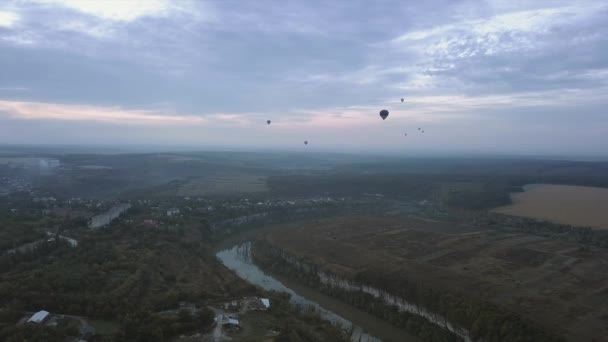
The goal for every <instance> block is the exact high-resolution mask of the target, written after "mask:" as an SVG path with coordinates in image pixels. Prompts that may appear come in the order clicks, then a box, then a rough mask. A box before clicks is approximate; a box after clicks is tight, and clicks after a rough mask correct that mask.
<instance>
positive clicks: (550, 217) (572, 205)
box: [493, 184, 608, 229]
mask: <svg viewBox="0 0 608 342" xmlns="http://www.w3.org/2000/svg"><path fill="white" fill-rule="evenodd" d="M511 200H512V201H513V203H512V204H511V205H507V206H504V207H500V208H497V209H494V210H493V211H494V212H497V213H502V214H507V215H514V216H523V217H529V218H534V219H540V220H547V221H551V222H555V223H563V224H570V225H573V226H588V227H593V228H598V229H608V189H605V188H594V187H586V186H571V185H548V184H546V185H545V184H544V185H540V186H535V187H532V188H531V189H529V190H527V191H525V192H522V193H516V194H512V195H511Z"/></svg>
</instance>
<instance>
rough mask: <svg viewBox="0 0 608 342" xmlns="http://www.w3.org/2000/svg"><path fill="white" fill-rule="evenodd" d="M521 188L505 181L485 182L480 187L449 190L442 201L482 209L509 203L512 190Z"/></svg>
mask: <svg viewBox="0 0 608 342" xmlns="http://www.w3.org/2000/svg"><path fill="white" fill-rule="evenodd" d="M522 191H523V189H522V188H521V187H519V186H514V185H510V184H508V183H506V182H492V181H491V182H487V183H484V184H483V185H482V186H481V187H480V188H475V187H471V188H467V189H462V190H451V191H449V192H448V193H447V194H446V195H445V197H444V199H443V202H444V204H446V205H447V206H450V207H455V208H462V209H470V210H482V209H490V208H496V207H500V206H503V205H507V204H511V196H510V193H512V192H522Z"/></svg>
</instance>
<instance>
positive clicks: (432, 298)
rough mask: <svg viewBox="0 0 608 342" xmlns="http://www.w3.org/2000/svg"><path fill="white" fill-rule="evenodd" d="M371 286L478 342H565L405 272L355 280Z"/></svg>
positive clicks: (373, 272) (362, 274)
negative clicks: (465, 333) (434, 315)
mask: <svg viewBox="0 0 608 342" xmlns="http://www.w3.org/2000/svg"><path fill="white" fill-rule="evenodd" d="M353 280H354V281H355V282H357V283H361V284H369V285H370V286H373V287H377V288H381V289H383V290H385V291H386V292H388V293H391V294H393V295H395V296H398V297H401V298H403V299H405V300H407V301H408V302H410V303H412V304H415V305H417V306H418V307H423V308H425V309H427V310H428V311H430V312H433V313H435V314H437V315H439V316H441V317H445V318H446V319H447V320H448V321H449V322H450V323H452V324H454V325H456V326H459V327H462V328H464V329H466V330H467V331H469V334H470V337H471V338H472V339H473V340H474V341H487V342H491V341H496V342H498V341H501V342H508V341H538V342H543V341H547V342H548V341H562V339H561V338H559V337H558V336H555V335H553V334H552V333H550V332H546V331H543V330H540V329H538V328H536V327H535V326H534V324H533V323H532V322H530V321H527V320H525V319H524V318H523V317H521V316H520V315H519V314H517V313H513V312H508V311H505V310H504V309H502V308H500V307H498V306H496V305H494V304H492V303H490V302H488V301H485V300H482V299H481V298H479V297H477V296H476V295H477V294H475V295H471V296H469V295H465V294H461V293H458V292H446V291H444V290H439V289H436V288H434V287H433V286H429V285H430V284H424V283H420V282H419V281H413V280H410V279H408V277H407V275H406V274H403V273H402V272H398V271H395V272H389V273H387V272H380V271H376V270H365V271H362V272H359V273H358V274H357V275H356V276H355V277H354V279H353Z"/></svg>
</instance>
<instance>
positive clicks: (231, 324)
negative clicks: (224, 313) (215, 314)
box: [222, 317, 241, 332]
mask: <svg viewBox="0 0 608 342" xmlns="http://www.w3.org/2000/svg"><path fill="white" fill-rule="evenodd" d="M222 326H223V327H225V328H226V330H228V331H229V332H236V331H239V330H240V329H241V322H239V320H238V319H236V318H232V317H228V318H224V319H223V320H222Z"/></svg>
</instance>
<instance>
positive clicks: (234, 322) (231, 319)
mask: <svg viewBox="0 0 608 342" xmlns="http://www.w3.org/2000/svg"><path fill="white" fill-rule="evenodd" d="M226 323H227V324H234V325H239V320H238V319H234V318H228V322H226Z"/></svg>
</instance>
